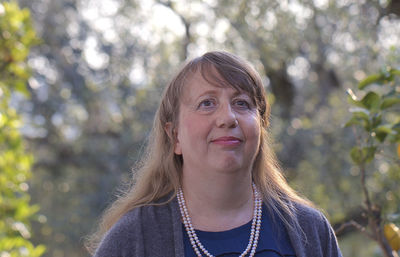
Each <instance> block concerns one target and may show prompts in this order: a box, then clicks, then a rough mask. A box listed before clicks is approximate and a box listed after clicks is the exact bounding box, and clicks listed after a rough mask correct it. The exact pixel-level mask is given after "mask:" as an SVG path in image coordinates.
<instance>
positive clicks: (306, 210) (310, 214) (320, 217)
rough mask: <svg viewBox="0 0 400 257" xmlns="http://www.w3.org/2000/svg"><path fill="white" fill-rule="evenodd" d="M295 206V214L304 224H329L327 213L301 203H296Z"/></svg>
mask: <svg viewBox="0 0 400 257" xmlns="http://www.w3.org/2000/svg"><path fill="white" fill-rule="evenodd" d="M293 207H294V208H293V210H294V213H295V216H296V218H297V220H298V222H299V223H300V224H301V225H302V226H325V225H326V224H329V222H328V220H327V219H326V217H325V215H324V214H323V213H322V212H321V211H319V210H317V209H315V208H313V207H310V206H307V205H304V204H299V203H294V204H293Z"/></svg>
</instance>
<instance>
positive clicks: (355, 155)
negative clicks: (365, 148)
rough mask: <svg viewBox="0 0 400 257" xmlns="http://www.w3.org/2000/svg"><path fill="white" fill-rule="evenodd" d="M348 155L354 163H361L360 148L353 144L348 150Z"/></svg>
mask: <svg viewBox="0 0 400 257" xmlns="http://www.w3.org/2000/svg"><path fill="white" fill-rule="evenodd" d="M350 157H351V159H352V160H353V162H355V163H356V164H361V163H362V161H363V160H362V159H363V158H362V152H361V149H360V148H359V147H357V146H354V147H353V148H352V149H351V151H350Z"/></svg>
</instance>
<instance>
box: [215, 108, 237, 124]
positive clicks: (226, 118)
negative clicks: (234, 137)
mask: <svg viewBox="0 0 400 257" xmlns="http://www.w3.org/2000/svg"><path fill="white" fill-rule="evenodd" d="M216 114H217V117H216V125H217V127H219V128H235V127H237V125H238V121H237V118H236V113H235V112H234V111H233V110H232V107H231V105H230V104H228V103H227V104H221V106H220V108H219V110H218V111H217V113H216Z"/></svg>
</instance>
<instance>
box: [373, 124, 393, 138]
mask: <svg viewBox="0 0 400 257" xmlns="http://www.w3.org/2000/svg"><path fill="white" fill-rule="evenodd" d="M374 132H375V137H376V138H377V139H378V140H379V142H383V141H384V140H385V138H386V137H387V136H388V135H389V134H391V133H392V129H391V127H390V126H388V125H382V126H379V127H377V128H375V129H374Z"/></svg>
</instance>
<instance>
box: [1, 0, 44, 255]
mask: <svg viewBox="0 0 400 257" xmlns="http://www.w3.org/2000/svg"><path fill="white" fill-rule="evenodd" d="M37 42H38V39H37V37H36V35H35V31H34V29H33V27H32V24H31V19H30V14H29V10H27V9H23V10H21V9H20V8H19V7H18V5H17V3H15V2H3V3H0V110H1V112H0V256H9V257H19V256H30V257H39V256H41V255H42V254H43V253H44V251H45V247H44V246H43V245H38V246H34V244H32V242H31V241H30V238H31V232H30V231H31V229H30V221H31V220H32V218H33V216H34V215H35V213H36V212H37V211H38V209H39V208H38V206H37V205H31V204H30V203H29V202H30V196H29V193H28V192H27V191H28V188H29V186H28V184H27V181H28V179H29V178H30V177H31V175H32V174H31V166H32V162H33V156H32V155H31V154H29V153H27V152H26V149H25V145H24V141H23V138H22V136H21V134H20V132H19V129H20V127H21V118H20V116H19V115H18V113H17V112H16V110H15V109H14V108H12V107H11V106H10V99H11V97H12V94H13V93H15V92H19V93H22V94H25V95H27V94H28V91H27V89H26V83H27V80H28V78H29V77H30V74H31V72H30V70H29V69H28V68H27V65H26V58H27V56H28V54H29V49H30V47H32V46H33V45H34V44H36V43H37Z"/></svg>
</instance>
